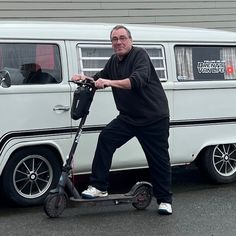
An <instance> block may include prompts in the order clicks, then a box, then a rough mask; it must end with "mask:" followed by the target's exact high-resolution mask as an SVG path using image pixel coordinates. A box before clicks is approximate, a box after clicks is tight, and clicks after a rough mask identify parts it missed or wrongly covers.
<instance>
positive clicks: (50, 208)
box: [44, 193, 67, 218]
mask: <svg viewBox="0 0 236 236" xmlns="http://www.w3.org/2000/svg"><path fill="white" fill-rule="evenodd" d="M66 202H67V197H66V195H65V193H63V194H59V193H50V194H49V195H48V196H47V197H46V199H45V202H44V211H45V213H46V215H47V216H49V217H50V218H56V217H59V216H60V215H61V214H62V212H63V211H64V209H65V208H66Z"/></svg>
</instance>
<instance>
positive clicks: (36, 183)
mask: <svg viewBox="0 0 236 236" xmlns="http://www.w3.org/2000/svg"><path fill="white" fill-rule="evenodd" d="M60 174H61V166H60V163H59V161H58V160H57V158H56V157H55V154H54V153H53V152H52V151H51V150H50V149H48V148H42V147H31V148H25V149H22V150H20V151H17V152H16V153H14V154H13V155H12V156H11V157H10V159H9V161H8V162H7V164H6V166H5V168H4V171H3V175H2V184H3V190H4V193H5V195H6V197H7V199H9V200H10V201H11V202H13V203H15V204H16V205H19V206H31V205H39V204H42V203H43V201H44V199H45V197H46V196H47V194H48V192H49V190H50V189H52V188H54V187H55V186H56V184H57V183H58V180H59V177H60Z"/></svg>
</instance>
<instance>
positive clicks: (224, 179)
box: [199, 144, 236, 183]
mask: <svg viewBox="0 0 236 236" xmlns="http://www.w3.org/2000/svg"><path fill="white" fill-rule="evenodd" d="M199 167H200V169H202V170H203V172H204V174H205V175H207V177H209V178H210V180H211V181H213V182H215V183H231V182H234V181H235V180H236V145H235V144H219V145H216V146H210V147H208V148H207V149H206V150H205V152H204V153H203V155H202V157H201V162H200V165H199Z"/></svg>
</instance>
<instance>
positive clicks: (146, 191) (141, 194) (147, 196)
mask: <svg viewBox="0 0 236 236" xmlns="http://www.w3.org/2000/svg"><path fill="white" fill-rule="evenodd" d="M134 196H135V197H134V199H133V202H132V205H133V207H134V208H136V209H138V210H144V209H145V208H147V207H148V206H149V205H150V203H151V201H152V187H151V186H148V185H143V186H140V187H138V188H137V189H136V190H135V193H134Z"/></svg>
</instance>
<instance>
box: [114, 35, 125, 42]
mask: <svg viewBox="0 0 236 236" xmlns="http://www.w3.org/2000/svg"><path fill="white" fill-rule="evenodd" d="M127 39H128V38H127V37H126V36H120V37H119V38H117V37H113V38H112V39H111V42H112V43H117V42H118V40H120V41H121V42H125V41H126V40H127Z"/></svg>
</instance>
